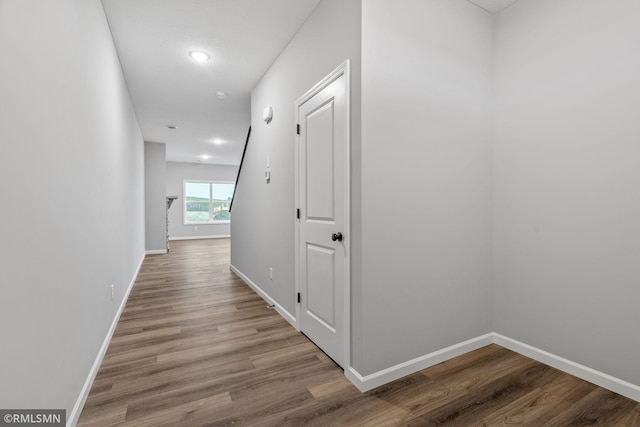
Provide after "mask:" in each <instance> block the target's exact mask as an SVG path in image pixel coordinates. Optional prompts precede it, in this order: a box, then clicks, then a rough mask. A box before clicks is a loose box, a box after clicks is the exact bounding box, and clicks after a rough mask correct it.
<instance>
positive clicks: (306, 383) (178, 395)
mask: <svg viewBox="0 0 640 427" xmlns="http://www.w3.org/2000/svg"><path fill="white" fill-rule="evenodd" d="M78 425H79V426H111V425H126V426H205V425H206V426H236V425H237V426H244V425H251V426H298V425H309V426H352V425H353V426H517V425H523V426H582V425H599V426H640V404H638V402H635V401H633V400H630V399H627V398H625V397H622V396H620V395H618V394H616V393H613V392H610V391H607V390H605V389H602V388H599V387H597V386H595V385H593V384H590V383H588V382H585V381H582V380H580V379H578V378H575V377H572V376H570V375H568V374H565V373H562V372H560V371H558V370H556V369H553V368H551V367H549V366H546V365H543V364H540V363H538V362H536V361H533V360H531V359H528V358H526V357H524V356H521V355H519V354H516V353H514V352H511V351H509V350H506V349H504V348H501V347H499V346H496V345H490V346H487V347H484V348H481V349H479V350H477V351H474V352H471V353H468V354H466V355H463V356H461V357H458V358H455V359H453V360H450V361H447V362H444V363H441V364H439V365H436V366H433V367H431V368H428V369H425V370H423V371H420V372H418V373H415V374H413V375H409V376H407V377H405V378H402V379H400V380H397V381H395V382H393V383H390V384H388V385H385V386H382V387H380V388H378V389H376V390H373V391H370V392H368V393H364V394H362V393H360V392H359V391H358V390H357V389H356V388H355V387H354V386H353V385H351V383H350V382H349V381H348V380H347V379H346V378H345V377H344V375H343V372H342V370H341V369H340V368H339V367H337V366H336V365H335V364H334V363H333V362H332V361H331V360H330V359H329V358H327V357H326V356H325V355H324V354H323V353H322V352H321V351H319V350H318V349H317V347H315V345H314V344H313V343H311V342H310V341H309V340H308V339H307V338H306V337H305V336H304V335H302V334H300V333H299V332H297V331H296V330H295V329H294V328H292V327H291V326H290V325H289V324H288V323H287V322H286V321H285V320H284V319H282V318H281V317H280V316H279V315H278V314H277V313H276V312H275V311H273V310H270V309H268V308H267V306H266V303H265V302H264V301H263V300H262V299H261V298H260V297H259V296H258V295H256V294H255V293H254V292H253V291H252V290H251V289H250V288H249V287H248V286H246V285H245V284H244V283H243V282H242V281H241V280H240V279H239V278H238V277H236V276H235V275H234V274H233V273H231V272H230V270H229V240H227V239H224V240H195V241H175V242H172V249H171V253H170V254H167V255H152V256H148V257H147V258H146V259H145V261H144V264H143V266H142V269H141V271H140V274H139V276H138V279H137V281H136V283H135V285H134V288H133V290H132V292H131V296H130V298H129V301H128V303H127V306H126V308H125V310H124V312H123V314H122V317H121V319H120V322H119V323H118V326H117V329H116V331H115V334H114V336H113V339H112V341H111V344H110V345H109V349H108V351H107V354H106V356H105V359H104V361H103V363H102V366H101V367H100V370H99V372H98V375H97V377H96V380H95V382H94V384H93V387H92V389H91V392H90V394H89V397H88V399H87V402H86V404H85V407H84V410H83V412H82V415H81V417H80V421H79V423H78Z"/></svg>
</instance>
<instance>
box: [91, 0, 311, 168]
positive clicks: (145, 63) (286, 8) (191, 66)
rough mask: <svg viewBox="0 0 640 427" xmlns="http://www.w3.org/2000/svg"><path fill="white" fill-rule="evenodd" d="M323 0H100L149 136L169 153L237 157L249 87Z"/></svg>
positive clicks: (188, 158) (178, 157)
mask: <svg viewBox="0 0 640 427" xmlns="http://www.w3.org/2000/svg"><path fill="white" fill-rule="evenodd" d="M319 1H320V0H268V1H265V0H215V1H211V0H102V3H103V5H104V9H105V13H106V15H107V19H108V21H109V26H110V28H111V32H112V34H113V39H114V42H115V45H116V48H117V51H118V55H119V57H120V61H121V63H122V69H123V72H124V75H125V79H126V81H127V85H128V88H129V92H130V94H131V99H132V101H133V105H134V108H135V111H136V115H137V117H138V121H139V123H140V126H141V129H142V134H143V136H144V139H145V141H151V142H160V143H165V144H166V146H167V160H169V161H180V162H201V163H215V164H227V165H237V164H239V163H240V157H241V156H242V149H243V147H244V141H245V138H246V135H247V130H248V128H249V124H250V113H251V112H250V94H251V91H252V89H253V88H254V86H255V85H256V84H257V83H258V81H259V79H260V78H261V77H262V76H263V74H264V73H265V72H266V71H267V69H268V68H269V67H270V66H271V64H272V62H273V61H274V60H275V58H276V57H277V56H278V54H279V53H280V52H281V51H282V50H283V49H284V47H285V46H286V45H287V43H288V42H289V41H290V40H291V38H292V37H293V36H294V34H295V33H296V31H297V30H298V29H299V28H300V27H301V26H302V24H303V23H304V21H305V20H306V18H307V17H308V16H309V15H310V14H311V12H312V11H313V9H314V8H315V7H316V6H317V4H318V3H319ZM194 50H201V51H204V52H206V53H207V54H209V55H210V56H211V58H210V60H208V61H206V62H204V63H198V62H196V61H194V60H193V59H192V58H191V57H190V56H189V52H191V51H194ZM217 91H224V92H225V93H226V98H224V99H221V98H218V97H217V96H216V92H217ZM168 126H175V127H176V129H174V130H172V129H169V128H168ZM214 140H222V141H223V143H220V144H215V143H213V141H214Z"/></svg>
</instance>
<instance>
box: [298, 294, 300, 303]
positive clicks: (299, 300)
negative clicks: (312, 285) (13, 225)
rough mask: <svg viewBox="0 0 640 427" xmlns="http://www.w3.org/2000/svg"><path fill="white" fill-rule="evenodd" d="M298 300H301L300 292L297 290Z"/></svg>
mask: <svg viewBox="0 0 640 427" xmlns="http://www.w3.org/2000/svg"><path fill="white" fill-rule="evenodd" d="M300 301H301V298H300V292H298V302H300Z"/></svg>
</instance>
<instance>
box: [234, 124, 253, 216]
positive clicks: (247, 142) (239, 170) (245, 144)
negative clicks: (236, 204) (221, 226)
mask: <svg viewBox="0 0 640 427" xmlns="http://www.w3.org/2000/svg"><path fill="white" fill-rule="evenodd" d="M250 137H251V126H249V132H247V140H246V141H245V143H244V150H242V158H241V159H240V167H238V176H236V188H235V190H234V191H233V197H231V204H230V205H229V212H231V208H233V201H234V200H235V199H236V192H237V191H238V182H239V181H240V172H242V164H243V163H244V156H245V154H247V145H249V138H250Z"/></svg>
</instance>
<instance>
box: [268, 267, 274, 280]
mask: <svg viewBox="0 0 640 427" xmlns="http://www.w3.org/2000/svg"><path fill="white" fill-rule="evenodd" d="M269 280H273V267H269Z"/></svg>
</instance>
